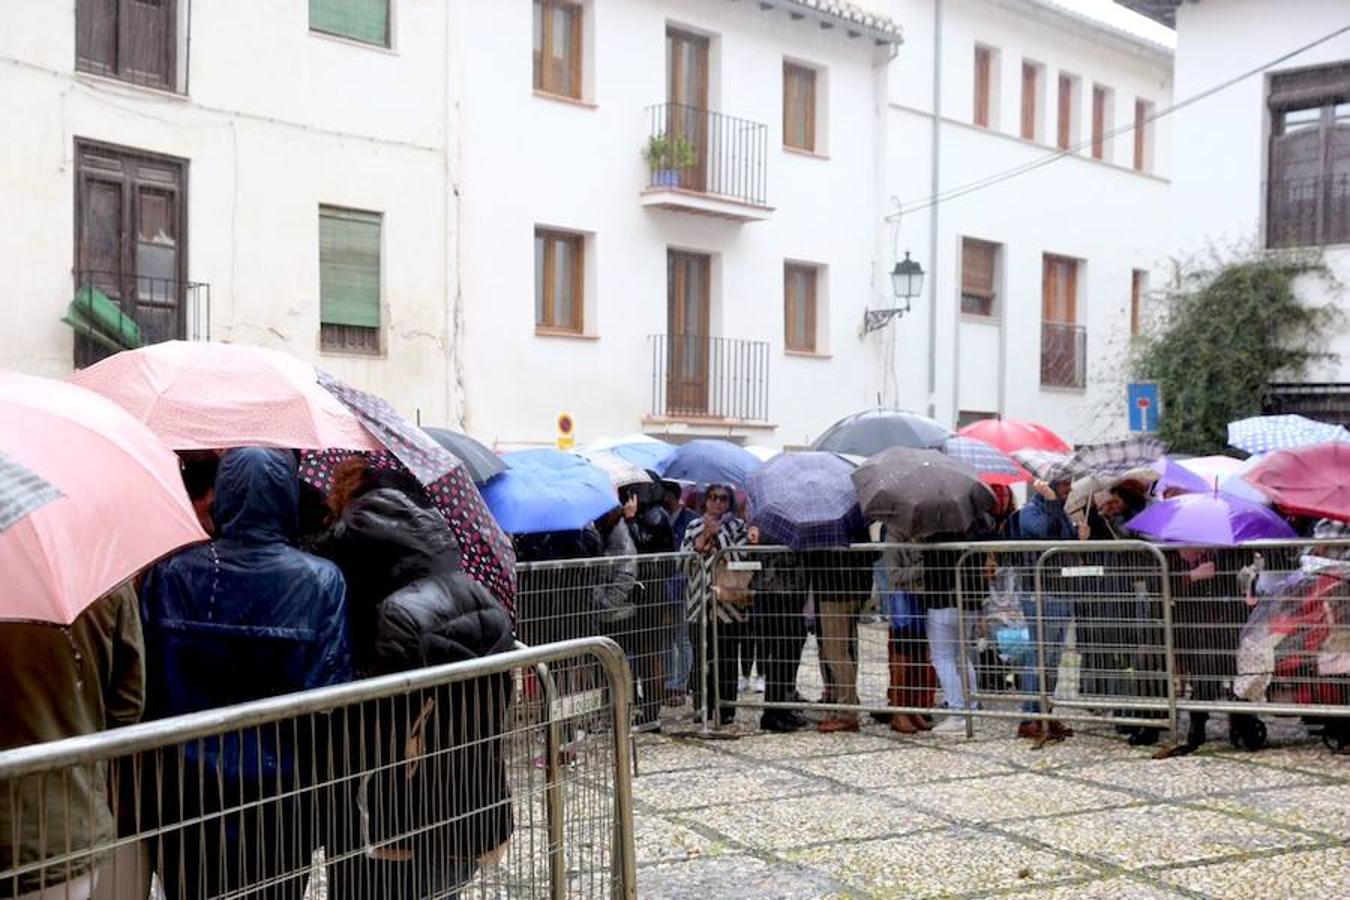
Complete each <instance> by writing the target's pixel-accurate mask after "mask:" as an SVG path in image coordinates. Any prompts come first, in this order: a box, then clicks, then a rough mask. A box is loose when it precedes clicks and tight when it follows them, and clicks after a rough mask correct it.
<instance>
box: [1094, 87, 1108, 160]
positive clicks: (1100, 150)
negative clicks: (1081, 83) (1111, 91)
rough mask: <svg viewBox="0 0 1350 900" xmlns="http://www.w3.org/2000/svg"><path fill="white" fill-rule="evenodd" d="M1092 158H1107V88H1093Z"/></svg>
mask: <svg viewBox="0 0 1350 900" xmlns="http://www.w3.org/2000/svg"><path fill="white" fill-rule="evenodd" d="M1092 158H1093V159H1105V158H1106V88H1104V87H1101V86H1100V85H1095V84H1094V85H1093V86H1092Z"/></svg>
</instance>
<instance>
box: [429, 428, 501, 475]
mask: <svg viewBox="0 0 1350 900" xmlns="http://www.w3.org/2000/svg"><path fill="white" fill-rule="evenodd" d="M422 430H423V431H425V432H426V433H427V434H429V435H431V437H432V439H433V440H435V441H436V443H438V444H440V445H441V446H442V447H444V448H445V449H447V450H449V451H450V452H451V453H453V454H454V455H455V456H457V457H458V458H459V461H460V462H462V463H464V465H465V466H467V467H468V469H469V474H470V475H472V476H473V480H474V481H476V482H477V483H478V484H487V483H488V482H489V481H491V480H492V478H493V476H495V475H500V474H501V473H503V472H505V471H506V463H504V462H502V459H501V457H500V456H498V455H497V454H495V453H493V452H492V451H491V450H489V449H488V448H487V447H485V446H483V445H482V444H480V443H478V441H475V440H474V439H473V438H471V437H469V436H468V435H467V434H460V433H459V432H458V431H451V430H450V429H448V428H423V429H422Z"/></svg>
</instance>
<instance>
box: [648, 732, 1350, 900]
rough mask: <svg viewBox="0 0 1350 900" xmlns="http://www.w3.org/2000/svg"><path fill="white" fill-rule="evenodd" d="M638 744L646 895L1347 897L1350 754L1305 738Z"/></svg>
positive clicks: (685, 740) (1084, 735)
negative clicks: (1147, 743)
mask: <svg viewBox="0 0 1350 900" xmlns="http://www.w3.org/2000/svg"><path fill="white" fill-rule="evenodd" d="M755 721H756V718H755V717H754V716H753V715H752V714H751V712H750V711H749V710H742V711H741V718H740V719H739V720H738V722H737V723H736V726H735V728H734V731H735V732H736V733H738V734H739V735H740V736H739V738H738V739H736V740H718V741H712V740H701V739H698V738H697V737H696V736H694V735H692V734H687V733H686V734H685V736H673V735H672V733H673V732H678V731H679V730H680V726H679V725H678V724H677V723H676V722H675V721H673V720H672V721H668V722H667V723H666V727H665V729H664V730H665V731H666V732H667V734H666V735H665V736H662V735H643V736H640V737H639V738H638V742H639V748H638V758H639V776H638V778H636V779H635V781H634V807H635V818H636V823H637V858H638V884H639V895H640V896H641V897H643V898H657V897H661V898H698V900H713V898H722V897H736V898H750V900H755V898H771V897H772V898H780V897H781V898H797V897H803V898H805V897H812V898H814V897H970V898H974V897H1017V898H1028V900H1032V898H1034V900H1042V898H1047V900H1048V898H1074V900H1077V898H1134V897H1138V898H1181V897H1191V898H1197V897H1251V898H1263V900H1264V898H1277V897H1278V898H1304V897H1306V898H1331V897H1337V898H1339V897H1350V757H1346V756H1333V755H1332V754H1330V753H1329V752H1328V751H1327V750H1326V748H1324V747H1323V746H1322V745H1321V744H1320V743H1318V742H1317V741H1315V740H1312V739H1309V738H1307V737H1304V736H1303V732H1302V729H1301V728H1294V727H1283V726H1282V727H1280V728H1275V729H1272V742H1271V746H1270V747H1269V748H1267V749H1265V750H1263V751H1261V752H1259V753H1254V754H1249V753H1244V752H1241V751H1237V750H1233V749H1232V748H1230V747H1229V745H1228V744H1227V743H1226V742H1225V741H1224V739H1223V737H1222V734H1221V731H1222V729H1221V727H1220V724H1221V723H1220V724H1215V723H1212V724H1211V729H1212V732H1211V737H1212V741H1211V743H1210V744H1209V745H1207V746H1206V748H1205V750H1204V751H1203V752H1201V753H1198V754H1195V755H1193V756H1189V757H1185V758H1179V759H1171V760H1153V759H1151V758H1150V757H1151V753H1152V751H1151V749H1149V748H1133V747H1130V746H1128V745H1127V744H1126V743H1125V741H1124V740H1123V739H1121V738H1119V737H1118V736H1116V735H1115V734H1114V732H1112V731H1111V730H1110V729H1106V728H1095V727H1094V728H1090V729H1085V730H1084V729H1080V730H1079V733H1078V734H1077V735H1076V736H1075V737H1073V738H1071V739H1069V740H1068V741H1065V742H1063V743H1060V744H1051V745H1049V746H1047V747H1045V748H1043V749H1040V750H1035V749H1032V747H1031V745H1030V743H1029V742H1027V741H1019V740H1017V739H1016V738H1015V737H1013V730H1014V726H1013V724H1011V723H1010V722H1008V721H992V720H991V721H986V722H982V723H981V724H980V725H979V726H978V727H977V732H976V736H975V739H974V740H965V739H963V738H952V737H939V736H934V735H931V734H930V735H923V736H916V737H913V738H906V737H902V736H900V735H898V734H894V733H892V732H890V731H889V730H887V729H885V728H884V726H881V725H872V724H869V725H867V726H866V727H864V729H863V731H862V732H861V733H859V734H835V735H822V734H818V733H816V732H814V731H811V732H801V733H797V734H791V735H776V734H762V733H759V732H757V731H756V730H755V728H754V722H755Z"/></svg>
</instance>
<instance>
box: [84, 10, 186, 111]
mask: <svg viewBox="0 0 1350 900" xmlns="http://www.w3.org/2000/svg"><path fill="white" fill-rule="evenodd" d="M75 68H77V69H79V70H80V71H81V72H93V73H95V74H97V75H106V76H108V77H110V78H117V79H120V80H122V81H129V82H131V83H133V84H140V85H145V86H147V87H156V88H163V89H165V90H170V91H173V90H177V89H178V0H76V3H75Z"/></svg>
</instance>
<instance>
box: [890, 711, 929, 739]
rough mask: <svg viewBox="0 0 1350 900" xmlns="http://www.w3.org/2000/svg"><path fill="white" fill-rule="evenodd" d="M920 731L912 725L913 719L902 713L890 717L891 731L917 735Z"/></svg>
mask: <svg viewBox="0 0 1350 900" xmlns="http://www.w3.org/2000/svg"><path fill="white" fill-rule="evenodd" d="M922 730H923V729H921V728H920V727H919V726H918V725H915V724H914V720H913V719H911V718H910V717H909V716H907V715H905V714H904V713H896V714H895V715H893V716H891V731H898V732H900V733H901V734H918V733H919V732H920V731H922Z"/></svg>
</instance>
